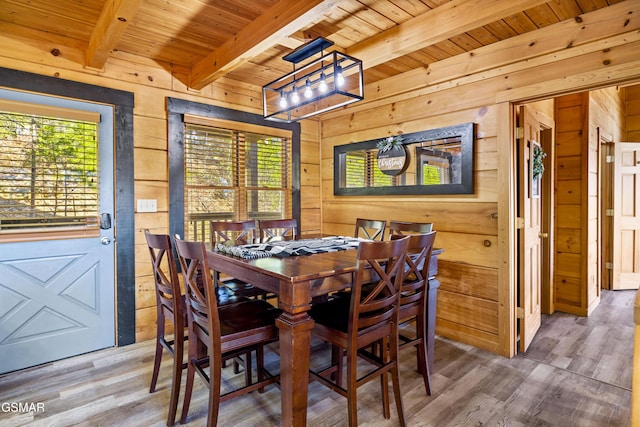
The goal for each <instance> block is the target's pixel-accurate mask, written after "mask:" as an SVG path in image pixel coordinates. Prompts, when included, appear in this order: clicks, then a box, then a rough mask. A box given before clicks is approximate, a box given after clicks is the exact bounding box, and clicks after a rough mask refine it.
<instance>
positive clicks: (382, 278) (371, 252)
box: [349, 238, 409, 340]
mask: <svg viewBox="0 0 640 427" xmlns="http://www.w3.org/2000/svg"><path fill="white" fill-rule="evenodd" d="M408 242H409V239H408V238H404V239H394V240H390V241H371V242H362V243H360V246H359V248H358V262H357V268H356V278H355V283H354V286H353V288H352V290H351V292H352V295H351V307H350V314H349V315H350V321H349V334H350V335H351V336H352V337H358V336H359V335H360V336H362V335H364V334H366V333H367V330H368V329H376V328H382V329H386V328H391V327H395V326H393V324H395V325H397V321H398V312H399V291H400V286H401V283H402V280H403V265H404V259H405V253H406V250H407V245H408ZM369 268H371V269H373V270H374V271H375V273H376V274H375V276H377V277H376V281H375V282H374V286H373V287H371V288H369V289H368V290H367V293H366V295H365V296H363V295H362V285H363V278H364V277H369V276H370V275H369V274H366V273H365V270H366V269H369ZM370 339H371V340H376V339H378V338H377V336H376V335H375V334H371V337H370Z"/></svg>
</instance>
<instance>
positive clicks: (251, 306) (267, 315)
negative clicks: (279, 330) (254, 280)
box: [218, 299, 281, 337]
mask: <svg viewBox="0 0 640 427" xmlns="http://www.w3.org/2000/svg"><path fill="white" fill-rule="evenodd" d="M280 313H281V311H280V310H279V309H277V308H275V307H274V306H272V305H271V304H269V303H268V302H266V301H264V300H256V299H252V300H245V301H242V302H240V303H238V304H230V305H225V306H222V307H219V309H218V315H219V316H220V332H221V334H222V335H223V336H225V337H229V336H232V335H234V334H246V333H249V334H250V333H251V330H252V329H257V328H262V327H264V326H267V325H269V326H273V327H274V328H275V325H274V321H275V319H276V318H277V317H278V316H279V315H280Z"/></svg>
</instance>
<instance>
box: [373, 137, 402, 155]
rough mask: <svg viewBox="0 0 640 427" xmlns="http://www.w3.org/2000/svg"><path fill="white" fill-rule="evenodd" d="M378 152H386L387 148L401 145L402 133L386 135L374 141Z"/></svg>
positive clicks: (390, 148)
mask: <svg viewBox="0 0 640 427" xmlns="http://www.w3.org/2000/svg"><path fill="white" fill-rule="evenodd" d="M376 147H377V148H378V150H379V152H380V153H386V152H387V151H389V150H392V149H396V148H401V147H402V135H395V136H388V137H386V138H383V139H381V140H380V141H378V142H377V143H376Z"/></svg>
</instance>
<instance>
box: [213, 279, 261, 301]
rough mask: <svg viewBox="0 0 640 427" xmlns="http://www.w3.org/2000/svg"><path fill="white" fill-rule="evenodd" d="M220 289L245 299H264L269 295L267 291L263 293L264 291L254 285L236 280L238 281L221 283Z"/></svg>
mask: <svg viewBox="0 0 640 427" xmlns="http://www.w3.org/2000/svg"><path fill="white" fill-rule="evenodd" d="M221 285H222V286H221V288H226V289H228V290H229V291H230V292H232V293H233V294H235V295H237V296H239V297H246V298H256V297H263V298H266V297H267V296H268V295H269V293H268V292H267V291H265V290H264V289H260V288H258V287H256V286H254V285H252V284H251V283H247V282H243V281H242V280H238V279H230V280H224V281H221Z"/></svg>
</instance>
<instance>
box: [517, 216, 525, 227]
mask: <svg viewBox="0 0 640 427" xmlns="http://www.w3.org/2000/svg"><path fill="white" fill-rule="evenodd" d="M516 228H524V218H520V217H518V218H516Z"/></svg>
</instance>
